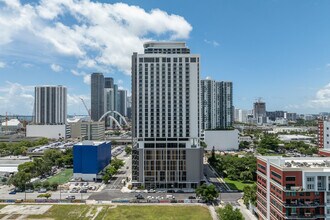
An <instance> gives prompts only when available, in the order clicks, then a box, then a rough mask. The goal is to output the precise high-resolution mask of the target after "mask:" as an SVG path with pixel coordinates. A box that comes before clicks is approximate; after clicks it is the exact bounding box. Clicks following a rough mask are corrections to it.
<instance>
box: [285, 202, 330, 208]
mask: <svg viewBox="0 0 330 220" xmlns="http://www.w3.org/2000/svg"><path fill="white" fill-rule="evenodd" d="M284 206H285V207H288V208H289V207H294V208H313V207H324V204H320V203H318V202H311V203H284Z"/></svg>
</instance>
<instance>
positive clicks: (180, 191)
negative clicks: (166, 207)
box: [176, 189, 184, 193]
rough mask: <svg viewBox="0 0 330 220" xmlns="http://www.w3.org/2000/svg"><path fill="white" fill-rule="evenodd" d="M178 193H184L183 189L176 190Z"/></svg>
mask: <svg viewBox="0 0 330 220" xmlns="http://www.w3.org/2000/svg"><path fill="white" fill-rule="evenodd" d="M176 192H177V193H184V191H183V190H181V189H179V190H178V191H176Z"/></svg>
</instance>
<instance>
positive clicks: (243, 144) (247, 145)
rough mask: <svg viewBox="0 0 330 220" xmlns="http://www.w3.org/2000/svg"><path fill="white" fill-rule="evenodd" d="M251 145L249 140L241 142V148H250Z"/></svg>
mask: <svg viewBox="0 0 330 220" xmlns="http://www.w3.org/2000/svg"><path fill="white" fill-rule="evenodd" d="M249 146H250V143H249V142H247V141H242V142H240V143H239V149H247V148H249Z"/></svg>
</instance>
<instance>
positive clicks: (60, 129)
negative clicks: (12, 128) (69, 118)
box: [26, 124, 67, 139]
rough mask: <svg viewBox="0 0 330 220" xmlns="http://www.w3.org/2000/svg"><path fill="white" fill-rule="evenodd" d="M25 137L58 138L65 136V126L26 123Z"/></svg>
mask: <svg viewBox="0 0 330 220" xmlns="http://www.w3.org/2000/svg"><path fill="white" fill-rule="evenodd" d="M26 137H45V138H49V139H60V138H64V139H65V138H66V137H67V126H66V125H65V124H62V125H27V126H26Z"/></svg>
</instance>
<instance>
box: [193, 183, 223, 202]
mask: <svg viewBox="0 0 330 220" xmlns="http://www.w3.org/2000/svg"><path fill="white" fill-rule="evenodd" d="M196 195H197V196H200V197H201V198H202V199H203V200H205V201H206V202H212V201H214V200H215V199H216V198H218V196H219V192H218V190H217V189H216V187H215V186H214V185H213V184H210V185H206V184H203V185H201V186H199V187H197V188H196Z"/></svg>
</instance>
